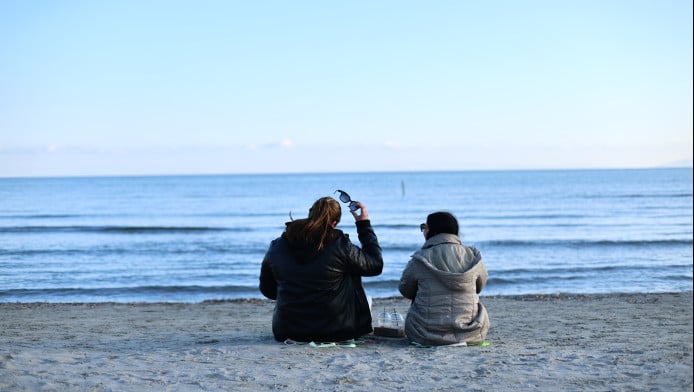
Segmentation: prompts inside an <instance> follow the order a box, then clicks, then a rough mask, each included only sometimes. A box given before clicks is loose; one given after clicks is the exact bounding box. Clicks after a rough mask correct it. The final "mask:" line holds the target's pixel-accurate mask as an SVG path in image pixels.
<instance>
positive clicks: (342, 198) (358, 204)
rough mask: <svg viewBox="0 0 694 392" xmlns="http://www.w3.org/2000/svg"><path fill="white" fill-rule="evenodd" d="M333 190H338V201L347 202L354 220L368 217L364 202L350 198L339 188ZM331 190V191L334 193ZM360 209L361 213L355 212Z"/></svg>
mask: <svg viewBox="0 0 694 392" xmlns="http://www.w3.org/2000/svg"><path fill="white" fill-rule="evenodd" d="M335 192H340V201H341V202H343V203H348V204H347V206H348V207H349V212H351V213H352V215H353V216H354V219H356V220H367V219H369V213H368V212H367V211H366V207H365V206H364V204H362V203H361V202H358V201H354V200H352V198H351V197H350V196H349V194H348V193H347V192H345V191H343V190H341V189H338V190H336V191H335ZM335 192H333V193H335ZM359 209H361V214H357V213H356V211H357V210H359Z"/></svg>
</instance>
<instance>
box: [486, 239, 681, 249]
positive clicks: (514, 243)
mask: <svg viewBox="0 0 694 392" xmlns="http://www.w3.org/2000/svg"><path fill="white" fill-rule="evenodd" d="M678 245H692V239H691V238H689V239H686V238H685V239H655V240H573V239H569V240H492V241H481V242H478V243H476V246H480V247H481V246H485V247H535V246H540V247H547V246H567V247H580V246H594V247H595V246H606V247H612V246H678Z"/></svg>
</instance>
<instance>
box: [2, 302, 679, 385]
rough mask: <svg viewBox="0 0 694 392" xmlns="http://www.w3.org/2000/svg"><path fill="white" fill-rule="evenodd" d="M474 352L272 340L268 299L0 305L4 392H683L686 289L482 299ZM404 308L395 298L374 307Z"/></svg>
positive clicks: (385, 341)
mask: <svg viewBox="0 0 694 392" xmlns="http://www.w3.org/2000/svg"><path fill="white" fill-rule="evenodd" d="M481 300H482V302H483V303H485V304H486V305H487V307H488V310H489V314H490V317H491V321H492V327H491V329H490V331H489V335H488V336H487V340H488V342H489V343H490V345H489V346H486V347H479V346H476V347H437V348H417V347H414V346H412V345H409V344H408V343H407V341H406V340H405V339H401V338H400V339H398V338H384V337H369V338H368V339H364V340H363V341H360V343H359V344H358V345H357V347H354V348H347V347H327V348H315V347H311V346H310V345H305V344H303V345H286V344H284V343H279V342H276V341H275V340H274V339H273V337H272V333H271V329H270V322H271V317H272V309H273V306H274V303H273V302H271V301H267V300H260V299H249V300H233V301H210V302H204V303H200V304H185V303H157V304H152V303H138V304H119V303H97V304H50V303H32V304H22V303H16V304H15V303H2V304H0V390H2V391H24V390H27V391H51V390H57V391H109V390H112V391H144V390H172V391H217V390H224V391H226V390H228V391H232V390H233V391H246V390H247V391H251V390H252V391H258V390H286V391H396V390H408V391H416V390H422V391H434V390H437V391H452V390H466V391H528V390H533V391H582V390H595V391H645V390H661V391H691V390H692V293H691V292H685V293H667V294H610V295H542V296H540V295H538V296H517V297H484V296H483V297H482V298H481ZM383 308H386V309H388V310H392V309H396V310H397V311H399V312H400V313H402V314H403V315H404V314H406V313H407V308H408V302H407V300H405V299H403V298H388V299H375V300H374V314H375V313H376V312H377V311H380V310H382V309H383Z"/></svg>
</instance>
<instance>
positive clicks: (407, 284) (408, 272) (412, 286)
mask: <svg viewBox="0 0 694 392" xmlns="http://www.w3.org/2000/svg"><path fill="white" fill-rule="evenodd" d="M416 262H417V261H415V259H410V261H409V262H408V263H407V266H406V267H405V269H404V270H403V271H402V276H401V277H400V285H399V286H398V289H399V290H400V294H402V296H403V297H405V298H408V299H414V297H415V296H416V295H417V287H418V285H419V282H418V281H417V276H416V274H415V272H414V270H415V263H416Z"/></svg>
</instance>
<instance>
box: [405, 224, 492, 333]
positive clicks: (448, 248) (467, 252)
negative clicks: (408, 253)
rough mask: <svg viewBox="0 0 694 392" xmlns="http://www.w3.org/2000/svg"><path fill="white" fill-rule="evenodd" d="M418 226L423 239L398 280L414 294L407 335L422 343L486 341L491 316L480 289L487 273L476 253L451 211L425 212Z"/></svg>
mask: <svg viewBox="0 0 694 392" xmlns="http://www.w3.org/2000/svg"><path fill="white" fill-rule="evenodd" d="M422 230H423V232H424V234H425V238H426V242H425V243H424V245H423V246H422V249H420V250H418V251H417V252H415V254H414V255H412V258H411V260H410V261H409V263H408V264H407V266H406V267H405V270H404V271H403V273H402V277H401V279H400V285H399V290H400V292H401V294H402V295H403V296H404V297H406V298H409V299H412V304H411V305H410V309H409V311H408V314H407V319H406V321H405V334H406V336H407V338H408V339H409V340H410V341H412V342H415V343H418V344H422V345H447V344H458V343H462V342H468V343H477V342H482V341H484V339H485V338H486V335H487V331H488V330H489V316H488V314H487V311H486V308H485V307H484V305H482V304H481V303H480V302H479V296H478V294H479V293H480V292H481V291H482V289H483V288H484V286H485V285H486V282H487V277H488V275H487V269H486V267H485V265H484V263H483V261H482V256H481V254H480V252H479V251H478V250H477V249H475V248H472V247H467V246H465V245H463V244H462V242H461V241H460V238H459V237H458V225H457V221H456V220H455V218H454V217H453V216H452V215H451V214H448V213H440V212H439V213H434V214H431V215H429V217H428V218H427V224H426V225H424V224H423V225H422Z"/></svg>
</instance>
